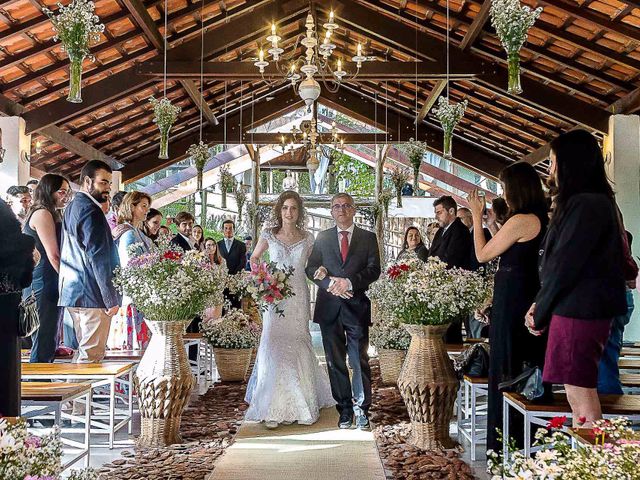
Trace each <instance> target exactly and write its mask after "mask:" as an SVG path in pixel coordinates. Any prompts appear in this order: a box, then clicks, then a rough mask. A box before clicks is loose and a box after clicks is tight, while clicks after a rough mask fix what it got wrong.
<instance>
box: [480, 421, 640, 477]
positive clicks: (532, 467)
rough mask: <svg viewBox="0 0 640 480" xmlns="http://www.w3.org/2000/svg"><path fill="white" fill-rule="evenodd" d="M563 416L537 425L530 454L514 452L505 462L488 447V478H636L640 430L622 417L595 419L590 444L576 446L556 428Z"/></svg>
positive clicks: (639, 450)
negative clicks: (532, 450) (636, 429)
mask: <svg viewBox="0 0 640 480" xmlns="http://www.w3.org/2000/svg"><path fill="white" fill-rule="evenodd" d="M564 420H566V418H564V417H559V418H556V419H552V420H551V421H550V422H549V424H548V425H547V428H540V429H538V431H537V432H536V434H535V438H536V442H535V445H537V446H540V447H541V448H540V450H538V451H537V452H536V453H535V455H534V457H533V458H531V457H525V455H524V454H523V453H521V452H515V453H513V454H511V455H510V458H509V459H508V461H507V462H506V465H505V464H504V463H503V459H502V456H501V455H499V454H497V453H495V452H493V451H492V450H489V451H488V452H487V457H488V462H487V465H488V472H489V473H490V474H491V475H492V477H491V478H492V480H499V479H503V478H513V479H519V478H522V479H532V480H534V479H541V480H542V479H549V480H603V479H637V478H639V474H638V465H639V464H640V434H638V432H636V431H634V430H632V429H631V428H629V421H628V420H627V419H626V418H623V417H620V418H615V419H611V420H598V421H596V422H595V423H594V428H593V429H592V430H591V432H592V434H593V435H594V445H591V444H581V445H579V447H578V448H576V449H573V448H571V441H570V439H569V437H568V436H567V435H566V434H564V433H562V432H560V431H558V430H557V429H559V428H561V427H562V424H563V423H564Z"/></svg>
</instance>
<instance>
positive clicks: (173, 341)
mask: <svg viewBox="0 0 640 480" xmlns="http://www.w3.org/2000/svg"><path fill="white" fill-rule="evenodd" d="M145 321H146V322H147V325H149V329H150V330H151V333H152V335H151V340H150V341H149V345H148V347H147V350H146V351H145V352H144V355H143V356H142V359H141V360H140V364H139V365H138V368H137V369H136V372H135V375H134V377H133V382H134V386H135V389H136V391H137V392H138V403H139V406H140V417H141V428H140V437H139V438H138V446H141V447H161V446H166V445H171V444H174V443H182V437H180V420H181V418H182V412H183V410H184V407H185V406H186V404H187V402H188V401H189V395H190V393H191V390H192V389H193V386H194V384H195V379H194V377H193V373H191V367H190V365H189V360H188V359H187V352H186V349H185V348H184V341H183V340H182V335H183V334H184V331H185V328H186V327H187V325H188V324H189V323H190V322H191V320H184V321H172V322H156V321H152V320H145Z"/></svg>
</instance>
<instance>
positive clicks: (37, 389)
mask: <svg viewBox="0 0 640 480" xmlns="http://www.w3.org/2000/svg"><path fill="white" fill-rule="evenodd" d="M20 389H21V400H22V403H21V414H22V417H23V418H24V419H26V420H36V419H38V420H39V419H50V418H51V417H52V416H53V422H54V425H56V426H58V427H59V428H60V441H61V442H62V444H63V453H65V455H67V456H68V457H69V458H68V460H64V459H63V464H62V468H63V470H66V469H67V468H68V467H69V466H71V465H73V464H74V463H76V462H78V461H80V460H81V459H82V458H84V466H85V467H88V466H89V455H90V450H91V409H90V408H87V409H85V414H84V415H83V416H82V417H80V416H76V415H72V414H69V413H66V412H63V411H62V405H63V403H65V402H73V401H74V400H77V399H82V401H83V402H84V404H85V405H90V404H91V384H90V383H62V382H22V384H21V386H20ZM63 419H64V420H71V421H73V422H80V423H82V427H81V428H77V427H74V426H73V424H71V426H70V427H63V426H62V420H63ZM29 430H30V431H32V432H34V433H35V434H40V433H46V432H48V431H50V429H48V428H35V427H33V428H30V429H29ZM67 434H72V435H77V434H82V435H83V441H81V442H79V441H77V440H74V439H73V438H72V437H70V436H67ZM64 446H66V447H68V448H65V447H64Z"/></svg>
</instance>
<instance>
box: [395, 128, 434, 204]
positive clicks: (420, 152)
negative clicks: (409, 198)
mask: <svg viewBox="0 0 640 480" xmlns="http://www.w3.org/2000/svg"><path fill="white" fill-rule="evenodd" d="M400 149H401V150H402V151H403V153H404V154H405V155H406V156H407V157H408V158H409V163H411V167H412V168H413V194H414V195H415V196H417V195H418V189H419V188H420V184H419V180H420V166H421V165H422V158H423V157H424V154H425V153H426V152H427V144H426V143H425V142H421V141H419V140H415V139H413V138H410V139H409V142H408V143H405V144H404V145H402V146H401V147H400Z"/></svg>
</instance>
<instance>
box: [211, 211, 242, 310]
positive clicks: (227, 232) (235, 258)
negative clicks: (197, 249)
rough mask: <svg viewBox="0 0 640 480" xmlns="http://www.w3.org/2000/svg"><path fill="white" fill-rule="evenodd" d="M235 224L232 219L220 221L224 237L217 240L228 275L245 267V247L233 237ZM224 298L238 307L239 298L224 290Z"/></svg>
mask: <svg viewBox="0 0 640 480" xmlns="http://www.w3.org/2000/svg"><path fill="white" fill-rule="evenodd" d="M235 229H236V224H235V223H234V222H233V220H225V221H224V222H222V234H223V235H224V238H223V239H222V240H220V241H219V242H218V248H219V249H220V254H221V255H222V257H223V258H224V259H225V260H226V262H227V269H228V270H229V275H235V274H236V273H239V272H241V271H242V270H244V268H245V264H246V259H247V247H246V246H245V244H244V243H242V242H241V241H240V240H237V239H236V238H235ZM225 298H227V300H229V302H231V306H232V307H234V308H240V299H239V298H238V297H237V296H235V295H231V294H230V293H229V292H225Z"/></svg>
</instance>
